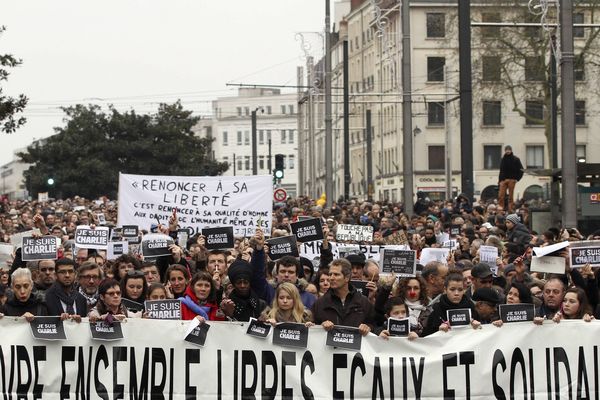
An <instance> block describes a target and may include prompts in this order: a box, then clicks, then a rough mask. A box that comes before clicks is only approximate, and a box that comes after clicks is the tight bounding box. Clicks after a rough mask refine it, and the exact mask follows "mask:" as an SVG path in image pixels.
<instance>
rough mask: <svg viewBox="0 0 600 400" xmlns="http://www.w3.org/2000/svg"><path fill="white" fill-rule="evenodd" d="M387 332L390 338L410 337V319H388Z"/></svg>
mask: <svg viewBox="0 0 600 400" xmlns="http://www.w3.org/2000/svg"><path fill="white" fill-rule="evenodd" d="M387 330H388V332H389V333H390V336H408V334H409V332H410V322H409V321H408V318H402V319H397V318H388V320H387Z"/></svg>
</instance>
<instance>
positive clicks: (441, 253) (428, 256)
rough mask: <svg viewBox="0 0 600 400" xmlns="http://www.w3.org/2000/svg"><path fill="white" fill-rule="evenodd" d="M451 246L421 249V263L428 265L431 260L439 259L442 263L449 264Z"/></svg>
mask: <svg viewBox="0 0 600 400" xmlns="http://www.w3.org/2000/svg"><path fill="white" fill-rule="evenodd" d="M448 254H450V249H449V248H433V247H425V248H424V249H423V250H421V259H420V260H419V261H420V264H423V265H427V263H428V262H430V261H439V262H441V263H442V264H448Z"/></svg>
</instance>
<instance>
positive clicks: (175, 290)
mask: <svg viewBox="0 0 600 400" xmlns="http://www.w3.org/2000/svg"><path fill="white" fill-rule="evenodd" d="M189 281H190V274H189V271H188V269H187V268H186V267H184V266H183V265H180V264H173V265H171V266H170V267H169V268H168V269H167V272H166V273H165V287H166V288H167V289H168V290H170V291H171V293H172V294H173V298H174V299H178V298H180V297H184V296H185V291H186V289H187V285H188V283H189Z"/></svg>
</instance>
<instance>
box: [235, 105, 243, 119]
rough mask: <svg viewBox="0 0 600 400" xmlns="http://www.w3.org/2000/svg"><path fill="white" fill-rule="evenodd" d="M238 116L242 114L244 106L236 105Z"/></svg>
mask: <svg viewBox="0 0 600 400" xmlns="http://www.w3.org/2000/svg"><path fill="white" fill-rule="evenodd" d="M236 109H237V115H238V117H241V116H242V107H236Z"/></svg>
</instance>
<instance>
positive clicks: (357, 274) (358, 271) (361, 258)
mask: <svg viewBox="0 0 600 400" xmlns="http://www.w3.org/2000/svg"><path fill="white" fill-rule="evenodd" d="M345 258H346V260H348V261H349V262H350V265H351V266H352V278H351V279H352V280H353V281H361V280H362V278H363V270H364V268H365V262H366V261H367V260H366V258H365V255H364V254H362V253H360V254H348V255H347V256H346V257H345Z"/></svg>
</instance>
